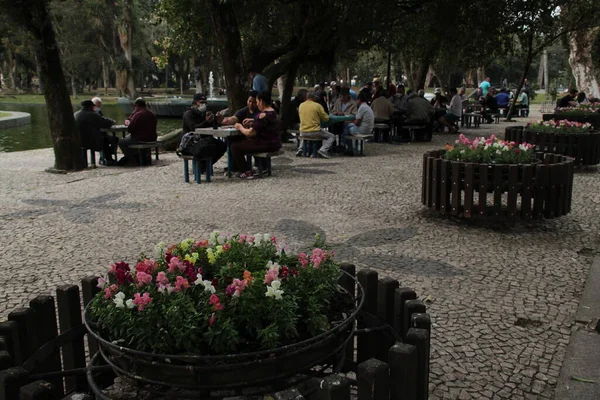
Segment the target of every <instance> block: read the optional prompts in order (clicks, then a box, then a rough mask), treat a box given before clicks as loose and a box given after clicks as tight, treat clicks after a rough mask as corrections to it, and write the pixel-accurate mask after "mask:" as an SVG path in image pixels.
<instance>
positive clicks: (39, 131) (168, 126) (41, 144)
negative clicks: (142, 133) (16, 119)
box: [0, 103, 181, 152]
mask: <svg viewBox="0 0 600 400" xmlns="http://www.w3.org/2000/svg"><path fill="white" fill-rule="evenodd" d="M79 108H80V107H79V106H75V105H74V106H73V110H74V111H76V110H78V109H79ZM0 110H2V111H22V112H26V113H29V114H31V124H29V125H23V126H17V127H14V128H7V129H0V152H8V151H22V150H33V149H43V148H47V147H52V138H51V136H50V127H49V126H48V115H47V114H46V105H45V104H23V103H0ZM102 113H103V114H104V116H105V117H107V118H112V119H114V120H115V121H117V123H119V124H121V123H123V121H124V120H125V116H126V115H125V112H124V111H123V110H122V109H121V107H120V106H119V105H117V104H103V105H102ZM177 128H181V118H159V119H158V134H159V135H164V134H165V133H168V132H171V131H172V130H174V129H177Z"/></svg>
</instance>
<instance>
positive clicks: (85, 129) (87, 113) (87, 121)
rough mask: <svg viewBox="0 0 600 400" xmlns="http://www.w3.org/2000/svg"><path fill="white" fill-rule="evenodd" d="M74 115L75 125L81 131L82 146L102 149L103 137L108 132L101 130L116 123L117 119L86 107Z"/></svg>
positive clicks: (96, 149) (97, 149)
mask: <svg viewBox="0 0 600 400" xmlns="http://www.w3.org/2000/svg"><path fill="white" fill-rule="evenodd" d="M74 116H75V125H76V126H77V130H78V131H79V139H80V141H81V147H82V148H84V149H92V150H94V151H101V150H102V142H103V137H104V136H106V132H101V131H100V129H103V128H104V129H105V128H110V127H111V126H113V125H114V124H115V121H113V120H112V119H110V118H104V117H101V116H100V115H98V113H96V112H95V111H91V110H86V109H84V108H82V109H81V110H79V111H77V112H76V113H75V115H74Z"/></svg>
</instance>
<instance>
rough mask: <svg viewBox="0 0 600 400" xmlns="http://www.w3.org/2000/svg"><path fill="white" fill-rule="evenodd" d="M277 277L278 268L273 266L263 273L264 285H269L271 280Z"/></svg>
mask: <svg viewBox="0 0 600 400" xmlns="http://www.w3.org/2000/svg"><path fill="white" fill-rule="evenodd" d="M278 277H279V268H277V267H274V268H271V269H269V270H268V271H267V273H266V274H265V285H270V284H271V282H273V281H276V280H277V278H278Z"/></svg>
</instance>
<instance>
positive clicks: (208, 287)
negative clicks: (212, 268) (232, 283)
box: [194, 274, 217, 293]
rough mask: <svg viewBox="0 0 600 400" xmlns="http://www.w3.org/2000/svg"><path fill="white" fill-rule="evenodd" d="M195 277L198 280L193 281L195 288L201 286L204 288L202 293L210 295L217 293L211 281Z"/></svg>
mask: <svg viewBox="0 0 600 400" xmlns="http://www.w3.org/2000/svg"><path fill="white" fill-rule="evenodd" d="M196 277H197V278H198V279H196V280H195V281H194V284H195V285H196V286H203V287H204V291H206V292H210V293H215V292H216V291H217V289H215V287H214V286H213V284H212V282H211V281H207V280H204V279H202V275H201V274H198V275H196Z"/></svg>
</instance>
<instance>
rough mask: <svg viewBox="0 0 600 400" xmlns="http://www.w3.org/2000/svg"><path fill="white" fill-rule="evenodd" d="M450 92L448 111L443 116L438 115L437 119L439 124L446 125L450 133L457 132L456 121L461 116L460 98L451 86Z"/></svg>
mask: <svg viewBox="0 0 600 400" xmlns="http://www.w3.org/2000/svg"><path fill="white" fill-rule="evenodd" d="M450 94H451V95H452V100H450V107H448V112H447V113H446V115H444V116H443V117H440V119H439V120H438V121H439V123H440V124H442V125H444V126H446V127H448V130H449V132H450V133H456V132H458V128H457V127H456V123H457V122H458V121H460V118H461V117H462V98H461V97H460V95H459V94H458V91H457V90H456V88H451V89H450Z"/></svg>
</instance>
